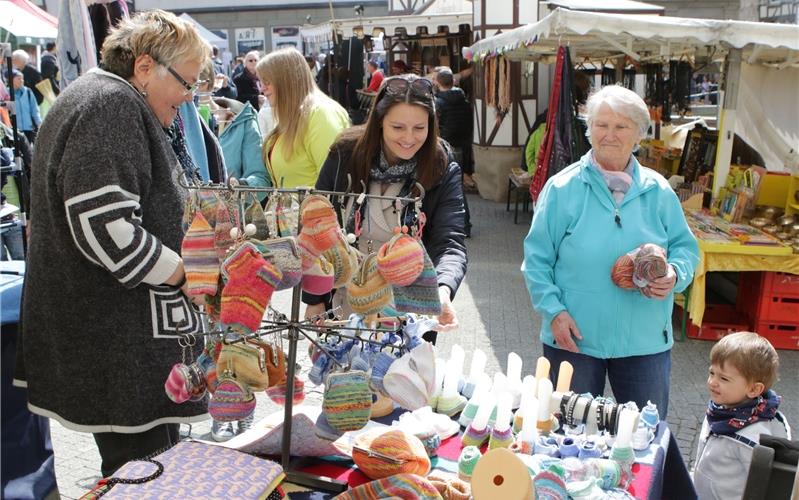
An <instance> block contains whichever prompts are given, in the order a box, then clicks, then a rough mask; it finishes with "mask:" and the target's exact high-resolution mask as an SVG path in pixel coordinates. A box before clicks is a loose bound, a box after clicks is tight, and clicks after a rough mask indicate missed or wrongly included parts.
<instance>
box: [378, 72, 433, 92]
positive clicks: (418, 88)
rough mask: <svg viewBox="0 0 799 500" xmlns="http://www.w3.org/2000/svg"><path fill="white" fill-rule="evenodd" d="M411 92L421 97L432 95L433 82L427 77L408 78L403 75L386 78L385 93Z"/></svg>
mask: <svg viewBox="0 0 799 500" xmlns="http://www.w3.org/2000/svg"><path fill="white" fill-rule="evenodd" d="M408 92H412V93H414V94H415V95H417V96H421V97H433V82H432V81H430V80H429V79H427V78H414V79H413V80H408V79H407V77H404V76H392V77H390V78H386V93H387V94H392V95H400V94H405V95H407V94H408Z"/></svg>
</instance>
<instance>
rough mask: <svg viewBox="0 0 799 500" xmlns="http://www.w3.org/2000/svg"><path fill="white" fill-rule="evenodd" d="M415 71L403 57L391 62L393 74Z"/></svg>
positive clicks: (405, 73)
mask: <svg viewBox="0 0 799 500" xmlns="http://www.w3.org/2000/svg"><path fill="white" fill-rule="evenodd" d="M411 73H415V72H414V71H413V68H411V67H410V66H408V64H407V63H406V62H405V61H403V60H402V59H394V62H392V63H391V75H392V76H396V75H407V74H411Z"/></svg>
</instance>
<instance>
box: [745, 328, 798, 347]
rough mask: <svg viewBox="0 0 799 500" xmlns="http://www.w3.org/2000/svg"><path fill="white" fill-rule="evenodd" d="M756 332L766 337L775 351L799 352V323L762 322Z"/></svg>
mask: <svg viewBox="0 0 799 500" xmlns="http://www.w3.org/2000/svg"><path fill="white" fill-rule="evenodd" d="M755 332H757V333H759V334H760V335H762V336H763V337H766V338H767V339H768V341H769V342H771V345H773V346H774V348H775V349H791V350H794V351H799V324H797V323H772V322H769V321H762V322H760V323H758V324H757V325H756V327H755Z"/></svg>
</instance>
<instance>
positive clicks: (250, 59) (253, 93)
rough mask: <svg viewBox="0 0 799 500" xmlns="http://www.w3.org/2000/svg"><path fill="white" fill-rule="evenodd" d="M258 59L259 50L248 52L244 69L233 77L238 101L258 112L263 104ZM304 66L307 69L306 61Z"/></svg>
mask: <svg viewBox="0 0 799 500" xmlns="http://www.w3.org/2000/svg"><path fill="white" fill-rule="evenodd" d="M258 57H259V53H258V51H257V50H253V51H251V52H247V55H246V56H244V69H243V70H242V72H241V73H239V74H238V75H237V76H234V77H233V84H234V85H236V91H237V92H238V95H237V96H236V99H238V100H239V101H240V102H245V103H246V102H249V103H250V104H251V105H252V107H253V108H255V110H256V111H258V110H259V109H261V104H260V103H259V102H258V96H259V95H261V83H260V82H259V81H258V75H257V74H256V73H255V66H256V65H257V64H258ZM303 65H305V66H306V67H307V65H306V64H305V61H304V60H303Z"/></svg>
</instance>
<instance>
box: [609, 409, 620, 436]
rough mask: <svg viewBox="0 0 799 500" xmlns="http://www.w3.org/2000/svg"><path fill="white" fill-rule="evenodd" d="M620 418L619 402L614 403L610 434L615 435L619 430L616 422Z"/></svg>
mask: <svg viewBox="0 0 799 500" xmlns="http://www.w3.org/2000/svg"><path fill="white" fill-rule="evenodd" d="M618 419H619V404H615V405H613V411H612V412H611V413H610V434H611V435H612V436H615V435H616V434H617V432H618V429H617V428H616V424H617V423H618Z"/></svg>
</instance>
